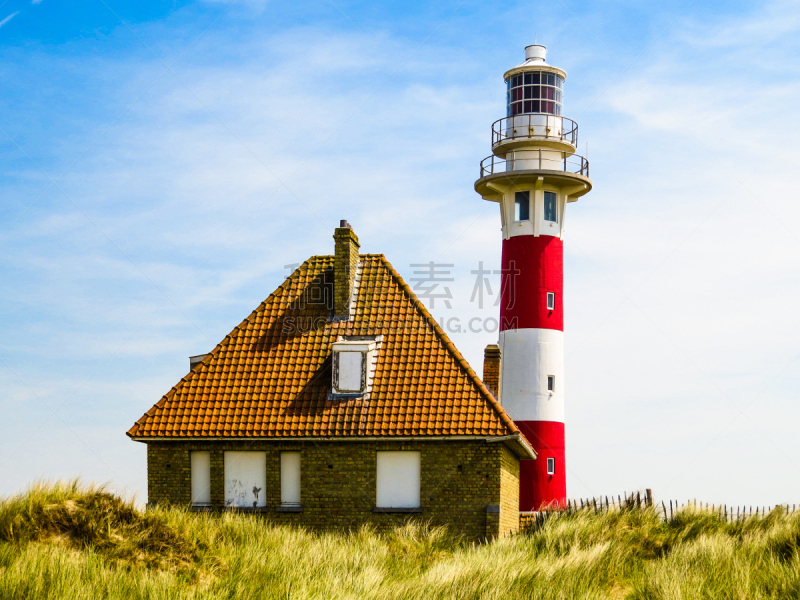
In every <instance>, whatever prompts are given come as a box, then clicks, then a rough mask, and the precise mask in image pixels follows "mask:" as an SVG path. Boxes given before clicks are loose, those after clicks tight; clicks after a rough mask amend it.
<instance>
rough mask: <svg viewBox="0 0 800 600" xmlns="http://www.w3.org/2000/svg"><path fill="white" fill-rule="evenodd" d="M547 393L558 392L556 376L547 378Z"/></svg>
mask: <svg viewBox="0 0 800 600" xmlns="http://www.w3.org/2000/svg"><path fill="white" fill-rule="evenodd" d="M547 391H548V392H555V391H556V376H555V375H548V376H547Z"/></svg>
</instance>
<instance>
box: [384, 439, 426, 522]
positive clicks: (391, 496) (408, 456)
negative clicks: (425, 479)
mask: <svg viewBox="0 0 800 600" xmlns="http://www.w3.org/2000/svg"><path fill="white" fill-rule="evenodd" d="M377 467H378V472H377V477H376V479H377V494H376V505H377V506H378V508H419V505H420V504H419V496H420V492H419V489H420V453H419V452H378V460H377Z"/></svg>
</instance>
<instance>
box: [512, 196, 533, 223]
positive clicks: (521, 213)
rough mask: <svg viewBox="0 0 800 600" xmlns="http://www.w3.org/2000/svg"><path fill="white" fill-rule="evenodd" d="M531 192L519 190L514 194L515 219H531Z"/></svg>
mask: <svg viewBox="0 0 800 600" xmlns="http://www.w3.org/2000/svg"><path fill="white" fill-rule="evenodd" d="M530 197H531V195H530V192H517V193H515V194H514V220H515V221H530V220H531V200H530Z"/></svg>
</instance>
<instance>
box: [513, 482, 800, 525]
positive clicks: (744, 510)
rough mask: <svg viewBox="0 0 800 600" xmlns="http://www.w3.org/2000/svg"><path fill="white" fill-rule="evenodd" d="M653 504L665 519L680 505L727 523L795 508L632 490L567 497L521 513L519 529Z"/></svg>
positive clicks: (794, 508) (679, 508)
mask: <svg viewBox="0 0 800 600" xmlns="http://www.w3.org/2000/svg"><path fill="white" fill-rule="evenodd" d="M648 506H650V507H653V509H655V511H656V512H657V513H658V515H659V516H660V517H661V518H662V519H663V520H665V521H668V520H671V519H673V518H674V517H675V514H676V513H677V512H678V511H680V510H681V509H684V508H687V507H691V508H692V509H694V510H702V511H706V512H713V513H715V514H717V515H718V516H719V518H720V519H723V520H725V521H727V522H729V523H732V522H736V521H740V520H743V519H747V518H750V517H760V518H763V517H765V516H766V515H768V514H769V513H770V512H772V511H773V510H775V509H776V508H779V507H780V508H783V510H784V511H785V512H786V513H787V514H793V513H795V512H797V510H798V505H797V504H776V505H775V506H755V507H753V506H729V505H727V504H709V503H707V502H706V503H703V502H698V501H697V500H688V501H686V502H683V503H681V502H679V501H677V500H663V501H661V502H655V501H654V500H653V493H652V491H651V490H649V489H648V490H644V492H641V491H640V492H634V493H631V494H623V495H620V496H617V497H616V498H615V497H614V496H610V497H609V496H600V497H597V498H578V499H574V500H568V501H567V506H566V507H554V508H551V509H547V510H541V511H539V512H532V513H522V514H520V523H519V524H520V529H522V530H524V529H528V528H530V527H536V526H538V525H541V524H543V523H544V522H545V521H546V520H547V519H548V518H549V517H551V516H553V515H556V514H559V513H563V512H567V513H573V512H578V511H592V512H596V513H600V512H608V511H611V510H630V509H633V508H642V507H648Z"/></svg>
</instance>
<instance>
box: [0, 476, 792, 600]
mask: <svg viewBox="0 0 800 600" xmlns="http://www.w3.org/2000/svg"><path fill="white" fill-rule="evenodd" d="M798 588H800V514H793V515H787V514H786V513H785V512H783V511H782V510H781V509H776V510H775V511H773V512H772V513H770V514H768V515H766V516H765V517H751V518H748V519H747V520H744V521H740V522H737V523H726V522H724V521H723V520H721V519H720V518H719V517H718V516H717V515H716V514H714V513H711V512H707V511H703V510H700V509H692V508H688V509H684V510H682V511H680V512H679V513H677V514H676V515H675V517H674V518H673V519H671V520H669V521H667V522H663V521H661V520H660V519H659V517H658V515H657V514H656V513H655V512H654V511H653V510H652V509H650V508H630V509H625V510H612V511H610V512H607V513H599V514H596V513H594V512H592V511H588V510H587V511H579V512H577V513H572V514H559V515H556V516H554V517H551V518H550V519H548V520H547V521H546V522H545V523H544V524H543V525H541V526H540V527H537V528H536V529H535V530H532V531H530V532H528V533H526V534H520V535H517V536H515V537H512V538H507V539H503V540H498V541H495V542H492V543H489V544H472V543H467V542H465V541H463V540H460V539H458V538H456V537H454V536H452V535H450V534H449V533H448V531H447V530H446V529H444V528H439V527H430V526H419V525H413V524H409V525H407V526H405V527H403V528H400V529H398V530H396V531H393V532H391V533H378V532H376V531H374V530H371V529H368V528H363V529H360V530H358V531H353V532H349V533H329V534H313V533H310V532H308V531H305V530H302V529H295V528H289V527H277V526H271V525H269V524H268V523H266V522H265V521H264V520H263V519H261V518H259V517H258V516H257V515H243V514H224V515H209V514H195V513H191V512H187V511H183V510H177V509H155V510H150V511H146V512H143V511H139V510H137V509H136V508H135V507H134V506H132V505H131V504H130V503H127V502H124V501H122V500H120V499H119V498H117V497H115V496H113V495H112V494H109V493H107V492H106V491H104V490H103V489H102V488H96V487H94V488H82V487H81V486H79V485H78V484H77V483H75V482H72V483H67V484H56V485H37V486H34V487H33V488H31V489H30V490H29V491H28V492H26V493H25V494H21V495H19V496H15V497H11V498H8V499H6V500H3V501H0V598H26V599H39V598H59V599H60V598H72V599H82V598H87V599H88V598H92V599H94V598H113V599H116V598H120V599H125V600H133V599H136V598H158V599H162V598H163V599H167V598H210V599H217V598H218V599H223V598H225V599H228V598H237V599H239V598H242V599H250V598H252V599H256V598H258V599H284V600H285V599H306V598H307V599H311V598H315V599H316V598H325V599H362V598H368V599H376V600H377V599H380V600H383V599H385V600H394V599H408V600H412V599H413V600H421V599H424V600H427V599H436V598H459V599H462V598H463V599H471V598H497V599H501V598H502V599H508V598H512V599H515V598H519V599H526V600H527V599H531V600H534V599H542V600H562V599H563V600H568V599H569V600H572V599H601V598H603V599H605V598H619V599H622V598H625V599H628V600H660V599H664V600H678V599H687V600H688V599H692V600H694V599H709V600H711V599H713V600H720V599H730V600H739V599H741V600H760V599H767V598H770V599H772V598H775V599H783V600H797V598H798V593H799V592H798Z"/></svg>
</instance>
